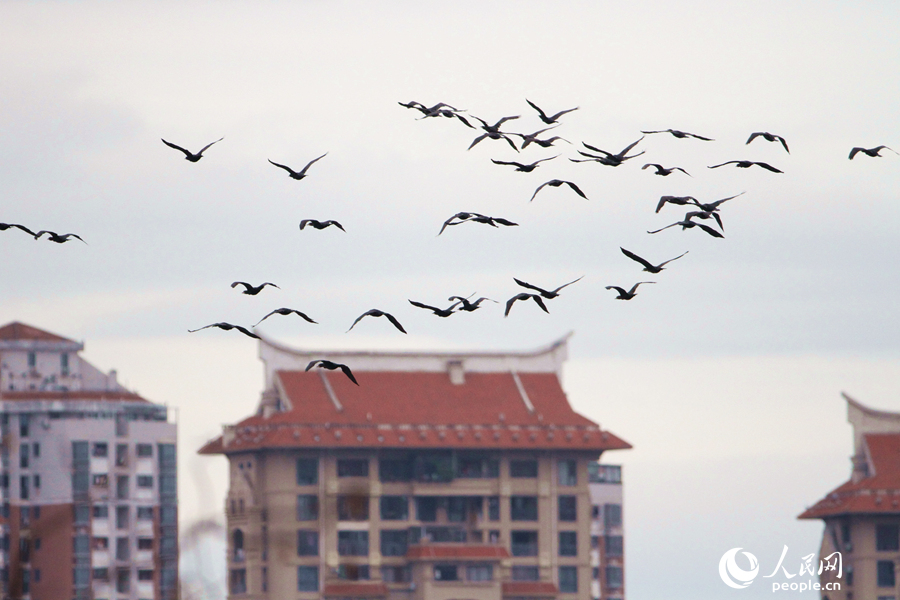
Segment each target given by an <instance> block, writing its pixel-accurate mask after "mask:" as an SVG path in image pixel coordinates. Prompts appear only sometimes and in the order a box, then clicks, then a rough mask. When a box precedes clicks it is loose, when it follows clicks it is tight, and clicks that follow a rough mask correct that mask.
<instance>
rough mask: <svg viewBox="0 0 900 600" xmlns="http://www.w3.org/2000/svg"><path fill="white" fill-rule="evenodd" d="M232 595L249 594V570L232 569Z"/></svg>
mask: <svg viewBox="0 0 900 600" xmlns="http://www.w3.org/2000/svg"><path fill="white" fill-rule="evenodd" d="M229 584H230V585H229V587H230V588H231V593H232V594H246V593H247V569H232V570H231V575H230V577H229Z"/></svg>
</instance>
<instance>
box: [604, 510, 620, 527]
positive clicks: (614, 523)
mask: <svg viewBox="0 0 900 600" xmlns="http://www.w3.org/2000/svg"><path fill="white" fill-rule="evenodd" d="M603 524H604V525H605V526H606V527H620V526H621V525H622V505H621V504H604V505H603Z"/></svg>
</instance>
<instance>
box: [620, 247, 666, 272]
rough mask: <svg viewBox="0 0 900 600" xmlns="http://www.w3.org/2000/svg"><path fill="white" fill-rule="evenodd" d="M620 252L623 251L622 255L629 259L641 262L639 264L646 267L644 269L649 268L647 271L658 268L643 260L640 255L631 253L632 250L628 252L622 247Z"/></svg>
mask: <svg viewBox="0 0 900 600" xmlns="http://www.w3.org/2000/svg"><path fill="white" fill-rule="evenodd" d="M619 250H621V251H622V254H624V255H625V256H627V257H628V258H630V259H631V260H636V261H637V262H639V263H641V264H642V265H644V267H645V268H647V269H655V268H657V267H656V265H652V264H650V263H649V262H647V261H646V260H644V259H643V258H641V257H640V256H638V255H637V254H635V253H634V252H631V251H630V250H626V249H625V248H622V247H621V246H619ZM660 266H662V265H660Z"/></svg>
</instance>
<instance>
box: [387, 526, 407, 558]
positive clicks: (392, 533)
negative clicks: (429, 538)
mask: <svg viewBox="0 0 900 600" xmlns="http://www.w3.org/2000/svg"><path fill="white" fill-rule="evenodd" d="M408 546H409V531H407V530H406V529H382V530H381V554H382V556H406V550H407V548H408Z"/></svg>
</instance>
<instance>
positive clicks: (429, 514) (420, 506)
mask: <svg viewBox="0 0 900 600" xmlns="http://www.w3.org/2000/svg"><path fill="white" fill-rule="evenodd" d="M416 519H418V520H419V521H423V522H426V523H430V522H433V521H437V498H433V497H431V496H422V497H417V498H416Z"/></svg>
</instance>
